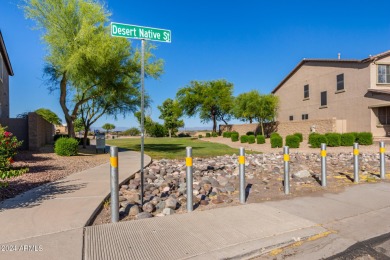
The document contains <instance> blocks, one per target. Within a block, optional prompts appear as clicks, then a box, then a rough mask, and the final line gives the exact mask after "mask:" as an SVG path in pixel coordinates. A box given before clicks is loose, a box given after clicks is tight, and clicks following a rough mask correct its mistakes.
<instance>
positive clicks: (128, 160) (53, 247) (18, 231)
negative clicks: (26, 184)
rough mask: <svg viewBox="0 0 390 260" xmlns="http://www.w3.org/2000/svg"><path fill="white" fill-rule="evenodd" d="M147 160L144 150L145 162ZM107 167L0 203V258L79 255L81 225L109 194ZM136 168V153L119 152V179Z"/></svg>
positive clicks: (81, 239) (79, 174) (138, 165)
mask: <svg viewBox="0 0 390 260" xmlns="http://www.w3.org/2000/svg"><path fill="white" fill-rule="evenodd" d="M150 160H151V159H150V157H149V156H146V155H145V165H147V164H149V162H150ZM109 169H110V165H109V163H107V164H103V165H100V166H97V167H95V168H92V169H88V170H85V171H82V172H79V173H76V174H72V175H69V176H68V177H66V178H64V179H61V180H59V181H56V182H52V183H48V184H45V185H42V186H40V187H37V188H35V189H32V190H30V191H28V192H25V193H23V194H21V195H19V196H17V197H15V198H13V199H9V200H6V201H3V202H2V203H0V245H1V248H0V259H11V260H13V259H29V260H31V259H82V252H83V228H84V226H85V225H86V223H87V222H88V221H89V219H90V217H91V216H92V215H93V213H94V212H95V210H96V209H97V208H98V206H99V205H100V204H101V202H102V201H103V200H104V198H105V197H106V196H107V195H108V194H109V193H110V170H109ZM139 169H140V154H139V153H137V152H131V151H127V152H120V153H119V182H122V181H124V180H125V179H127V178H129V177H130V176H131V175H132V174H134V173H135V172H137V171H139ZM11 250H17V252H14V251H11Z"/></svg>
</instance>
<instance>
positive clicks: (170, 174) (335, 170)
mask: <svg viewBox="0 0 390 260" xmlns="http://www.w3.org/2000/svg"><path fill="white" fill-rule="evenodd" d="M320 161H321V158H320V156H319V154H317V153H307V154H303V153H292V154H290V174H291V176H292V178H291V188H290V190H291V195H289V196H290V197H292V196H300V195H305V194H307V193H308V192H313V191H318V190H322V191H324V189H326V190H327V191H337V188H338V187H344V186H347V185H350V184H352V179H351V175H352V176H353V174H352V172H353V158H352V153H339V154H328V157H327V171H328V178H327V179H328V187H327V188H322V187H321V185H320V181H319V179H320V165H321V164H320ZM193 164H194V167H193V194H194V196H193V202H194V209H197V210H205V209H210V208H215V207H220V206H226V205H238V204H239V202H238V196H239V194H238V193H239V177H238V174H239V167H238V156H237V155H232V156H229V155H225V156H218V157H215V158H207V159H205V158H194V159H193ZM245 164H246V167H245V168H246V172H245V178H246V183H247V184H248V186H247V193H248V194H247V195H249V196H248V200H247V201H248V202H259V201H262V200H270V199H278V198H286V195H284V193H283V154H282V153H270V154H248V155H246V163H245ZM360 170H361V172H360V173H361V176H362V177H361V182H374V181H376V180H377V179H379V177H378V176H377V174H375V173H378V171H379V155H378V154H369V153H365V154H361V156H360ZM144 176H145V186H144V205H143V207H141V206H140V190H139V189H140V183H141V175H140V173H136V174H135V176H134V178H133V179H131V180H130V181H129V183H127V184H126V185H122V186H121V187H120V191H119V195H120V196H119V202H120V210H119V212H120V217H121V219H122V220H133V219H143V218H150V217H163V216H166V215H172V214H175V213H183V212H186V203H187V197H186V166H185V162H184V160H166V159H162V160H155V161H153V162H152V163H151V165H149V166H148V167H147V168H145V170H144ZM106 211H107V212H106V214H109V212H108V209H106ZM103 222H108V221H107V218H106V221H103ZM95 224H96V221H95Z"/></svg>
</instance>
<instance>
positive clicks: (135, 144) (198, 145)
mask: <svg viewBox="0 0 390 260" xmlns="http://www.w3.org/2000/svg"><path fill="white" fill-rule="evenodd" d="M107 144H109V145H115V146H118V147H119V148H123V149H128V150H131V151H140V150H141V139H139V138H129V139H114V140H107ZM187 146H190V147H192V156H193V157H214V156H218V155H225V154H234V153H235V154H238V153H239V150H238V149H234V148H231V147H229V146H227V145H224V144H217V143H211V142H205V141H200V140H197V139H191V138H145V144H144V150H145V153H146V154H147V155H149V156H151V157H152V158H153V159H163V158H165V159H184V158H185V157H186V147H187Z"/></svg>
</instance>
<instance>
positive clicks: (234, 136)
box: [230, 132, 239, 142]
mask: <svg viewBox="0 0 390 260" xmlns="http://www.w3.org/2000/svg"><path fill="white" fill-rule="evenodd" d="M238 137H239V134H238V133H236V132H233V133H232V134H231V137H230V139H231V140H232V142H237V141H238Z"/></svg>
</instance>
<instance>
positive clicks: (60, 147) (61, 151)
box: [54, 137, 79, 156]
mask: <svg viewBox="0 0 390 260" xmlns="http://www.w3.org/2000/svg"><path fill="white" fill-rule="evenodd" d="M78 148H79V142H78V141H77V140H76V139H74V138H66V137H62V138H60V139H58V140H57V141H56V142H55V144H54V152H55V153H56V154H58V155H61V156H72V155H77V151H78Z"/></svg>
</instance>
